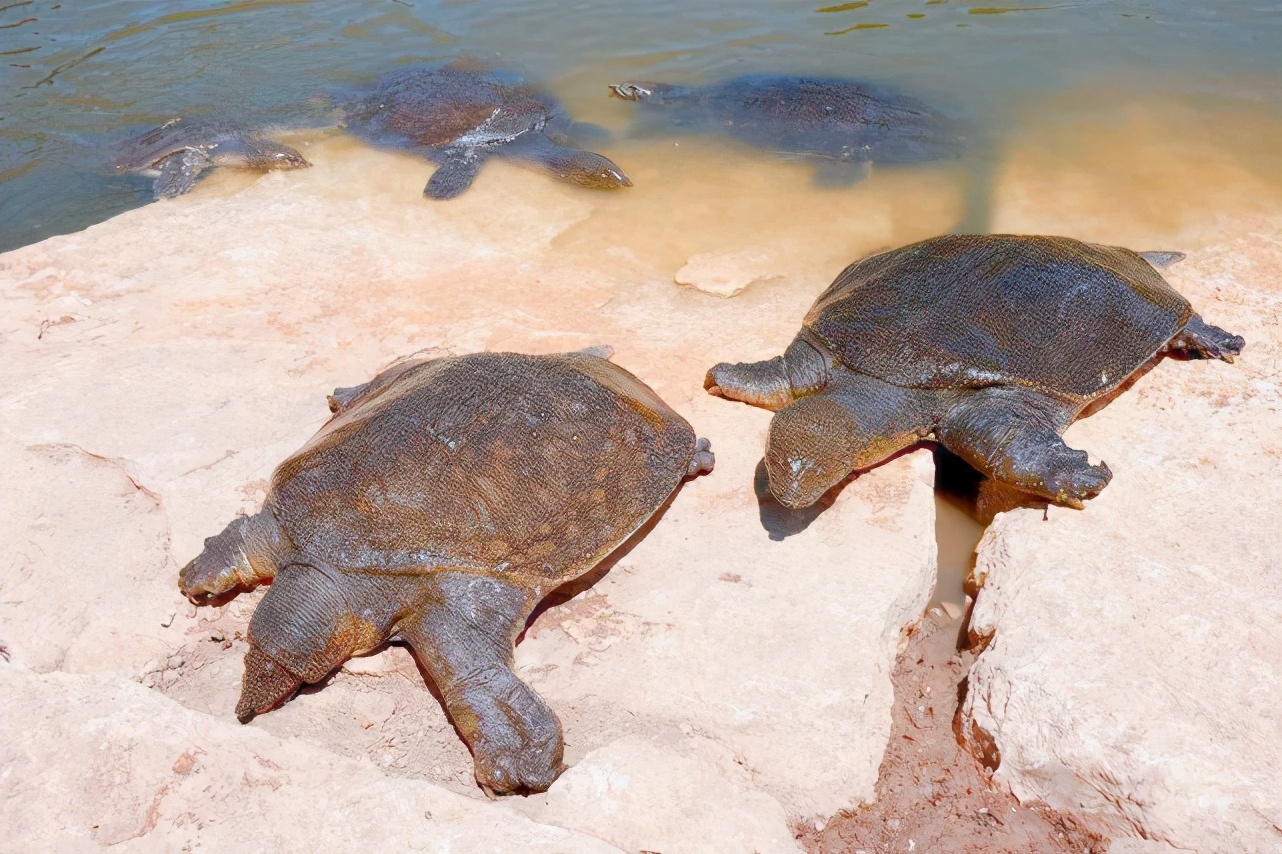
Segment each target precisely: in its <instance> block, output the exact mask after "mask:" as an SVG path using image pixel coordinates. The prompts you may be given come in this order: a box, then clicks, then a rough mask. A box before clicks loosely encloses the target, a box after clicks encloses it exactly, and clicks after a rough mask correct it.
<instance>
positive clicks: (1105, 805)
mask: <svg viewBox="0 0 1282 854" xmlns="http://www.w3.org/2000/svg"><path fill="white" fill-rule="evenodd" d="M1244 225H1245V224H1244ZM1243 231H1244V234H1243V236H1242V237H1240V238H1237V239H1234V240H1229V241H1225V242H1223V243H1221V244H1219V245H1214V246H1211V247H1208V248H1205V249H1203V250H1201V251H1198V252H1195V253H1190V257H1189V259H1188V260H1187V261H1185V262H1184V263H1183V264H1181V265H1179V266H1177V267H1175V268H1173V269H1172V270H1170V271H1169V273H1168V276H1169V278H1170V279H1171V281H1172V284H1173V285H1174V286H1175V287H1176V288H1177V289H1178V290H1180V291H1181V292H1182V293H1184V294H1185V295H1186V296H1188V297H1189V298H1190V300H1191V301H1192V302H1193V304H1194V306H1195V307H1196V308H1197V309H1198V310H1200V311H1201V312H1202V313H1203V314H1204V315H1205V317H1206V318H1207V320H1209V321H1210V322H1212V323H1215V324H1217V325H1221V326H1223V327H1225V328H1227V329H1230V330H1232V331H1234V332H1236V333H1238V334H1241V335H1242V336H1244V337H1245V339H1246V342H1247V344H1246V349H1245V351H1244V352H1243V354H1242V356H1241V357H1239V359H1238V361H1237V363H1236V364H1233V365H1227V364H1223V363H1221V362H1176V361H1171V360H1168V361H1164V362H1162V363H1161V364H1159V365H1158V366H1157V367H1156V368H1155V369H1154V370H1153V371H1152V372H1150V373H1149V374H1148V375H1147V376H1145V377H1143V378H1142V379H1140V380H1139V382H1138V383H1137V384H1136V385H1135V386H1134V387H1133V388H1132V389H1131V390H1130V391H1128V392H1126V393H1125V394H1123V395H1122V396H1121V397H1119V398H1118V399H1117V400H1115V401H1114V402H1113V403H1111V404H1110V405H1109V406H1108V407H1107V408H1105V409H1103V410H1102V411H1100V412H1099V413H1097V414H1096V415H1094V416H1092V417H1091V418H1089V419H1088V420H1086V421H1082V422H1079V423H1078V424H1076V425H1074V426H1073V427H1072V428H1071V429H1070V430H1069V431H1068V433H1067V435H1066V439H1067V441H1068V442H1069V444H1070V445H1072V446H1074V447H1080V448H1084V449H1086V450H1088V451H1089V452H1090V453H1091V454H1092V455H1093V456H1096V457H1098V458H1101V459H1104V460H1106V461H1107V462H1108V463H1109V465H1110V466H1111V467H1112V469H1113V472H1114V478H1113V481H1112V483H1111V484H1110V485H1109V486H1108V488H1107V489H1105V490H1104V491H1103V493H1101V495H1100V496H1099V497H1098V498H1096V499H1094V500H1093V501H1091V502H1089V504H1088V506H1087V508H1086V509H1085V510H1084V511H1081V512H1077V511H1072V510H1062V509H1058V508H1052V509H1051V510H1050V512H1049V520H1048V521H1043V520H1042V513H1041V512H1040V511H1028V510H1023V511H1016V512H1012V513H1009V514H1005V515H1003V516H1001V517H999V518H998V519H997V521H996V522H995V524H994V525H993V526H992V528H990V530H989V531H988V533H987V534H986V536H985V538H984V541H983V542H982V544H981V546H980V550H979V560H978V565H977V567H976V573H977V576H978V578H979V580H981V581H982V583H983V585H984V586H983V589H982V590H981V591H980V593H979V596H978V599H977V602H976V605H975V610H974V616H973V621H972V626H971V628H972V631H974V632H976V633H979V634H980V635H986V636H987V635H991V636H992V638H993V640H992V643H991V645H990V646H989V647H988V649H987V650H986V651H985V652H984V653H983V654H982V655H981V656H980V658H979V660H978V662H977V663H976V665H975V667H974V669H973V671H972V673H971V675H970V694H969V696H968V698H967V701H966V705H965V709H964V715H965V718H966V723H967V726H968V727H970V728H971V731H972V733H973V734H976V733H974V730H975V729H976V728H977V729H978V730H981V731H982V732H984V733H987V734H988V735H989V736H991V737H992V738H993V740H994V741H995V743H996V746H997V748H998V750H999V751H1000V755H1001V765H1000V768H999V770H998V771H997V779H998V780H999V781H1001V782H1004V783H1009V784H1010V785H1011V787H1012V788H1013V789H1014V791H1015V794H1016V795H1017V796H1018V797H1019V798H1020V799H1021V800H1044V801H1046V802H1048V803H1049V804H1050V805H1051V806H1052V807H1055V808H1057V809H1063V810H1068V811H1071V812H1075V813H1078V814H1079V815H1081V816H1083V817H1084V818H1085V819H1086V820H1087V822H1088V823H1089V824H1090V825H1091V826H1093V828H1094V829H1096V830H1098V831H1100V832H1101V833H1103V834H1105V835H1107V836H1111V837H1117V836H1128V837H1129V836H1143V837H1146V838H1148V839H1152V840H1156V841H1159V842H1164V843H1167V844H1169V845H1171V846H1174V847H1175V848H1177V849H1179V850H1196V851H1199V852H1202V854H1212V852H1224V854H1236V852H1244V851H1253V852H1254V851H1261V852H1263V851H1277V850H1282V830H1280V828H1282V797H1279V795H1278V793H1279V792H1282V738H1279V733H1282V635H1279V633H1278V631H1277V627H1278V625H1279V623H1282V515H1280V511H1279V505H1280V504H1282V494H1280V493H1279V480H1278V463H1279V460H1282V394H1280V393H1279V371H1282V334H1280V333H1279V331H1278V330H1279V328H1280V327H1282V284H1280V283H1282V246H1280V245H1279V243H1278V241H1277V238H1276V235H1277V234H1278V233H1279V231H1282V222H1279V221H1277V220H1273V221H1267V220H1266V221H1263V222H1261V223H1258V224H1257V225H1256V228H1254V229H1252V228H1250V227H1246V228H1243ZM1253 232H1254V233H1253Z"/></svg>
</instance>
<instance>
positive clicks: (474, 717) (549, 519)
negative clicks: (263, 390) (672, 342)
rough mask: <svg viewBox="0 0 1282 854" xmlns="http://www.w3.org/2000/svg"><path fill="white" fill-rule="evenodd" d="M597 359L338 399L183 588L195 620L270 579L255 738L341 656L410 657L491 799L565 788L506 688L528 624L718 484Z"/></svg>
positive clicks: (423, 368)
mask: <svg viewBox="0 0 1282 854" xmlns="http://www.w3.org/2000/svg"><path fill="white" fill-rule="evenodd" d="M601 355H608V353H605V354H602V353H601V351H584V352H579V353H568V354H562V355H553V356H525V355H520V354H516V353H477V354H474V355H470V356H459V357H453V358H442V359H434V360H428V361H418V362H408V363H403V364H400V365H396V366H394V367H392V368H390V369H388V370H386V371H384V372H383V373H382V374H380V375H379V376H377V377H376V378H375V379H374V380H373V381H371V382H369V383H367V384H365V385H363V386H358V387H355V388H347V389H338V390H336V391H335V392H334V394H333V396H332V397H330V409H331V410H332V411H333V412H334V413H335V415H334V417H333V418H332V419H331V420H330V421H329V422H328V423H326V424H325V426H324V427H322V428H321V430H320V431H319V432H318V433H317V434H316V436H315V437H313V438H312V440H311V441H310V442H309V443H308V444H307V445H306V446H305V447H304V448H303V449H302V450H300V451H299V452H298V453H296V454H295V455H294V456H292V457H290V458H289V459H287V460H285V462H283V463H282V464H281V465H280V466H279V467H278V468H277V469H276V472H275V474H273V476H272V484H271V489H270V491H269V492H268V495H267V499H266V501H265V502H264V504H263V509H262V510H261V511H259V512H258V513H257V514H255V515H253V516H247V517H242V518H239V519H237V520H236V521H234V522H232V523H231V524H230V525H228V526H227V529H226V530H224V531H223V532H222V533H221V534H219V535H218V536H216V537H211V538H209V539H207V540H206V541H205V548H204V551H203V552H201V554H200V556H199V557H197V558H196V559H195V560H193V561H192V562H191V563H189V564H188V565H187V566H186V567H184V568H183V570H182V572H181V573H180V575H179V586H180V588H181V589H182V592H183V593H184V594H185V595H186V596H187V597H188V598H190V599H191V600H192V601H193V602H198V603H199V602H203V601H206V600H208V599H209V598H211V597H215V596H219V595H221V594H224V593H228V592H230V591H232V590H236V589H243V588H248V587H252V586H254V585H256V584H259V583H261V582H263V581H267V580H270V579H274V581H273V582H272V586H271V589H270V590H269V591H268V592H267V595H266V596H264V597H263V600H262V602H260V603H259V605H258V609H257V610H256V611H255V612H254V616H253V619H252V620H251V621H250V624H249V652H248V654H247V655H246V656H245V677H244V684H243V688H242V693H241V697H240V702H239V703H238V705H237V707H236V714H237V716H238V717H239V718H240V719H241V721H248V720H249V719H250V718H252V717H253V716H254V715H255V714H257V713H262V712H265V711H268V710H269V709H271V708H273V707H274V706H276V705H278V704H279V703H281V702H283V701H285V700H287V699H288V698H289V697H291V696H292V695H293V694H294V692H295V691H296V690H297V689H298V688H299V687H300V686H301V685H302V684H303V683H305V682H306V683H312V682H318V681H320V680H321V679H323V678H324V677H325V675H326V674H327V673H329V672H330V671H331V670H333V669H334V668H336V667H338V666H339V665H341V664H342V663H343V662H344V661H346V660H347V659H348V658H349V657H350V656H352V655H355V654H358V653H360V652H362V651H368V650H370V649H373V648H374V647H377V646H379V645H380V644H382V643H383V642H385V641H387V640H389V639H401V640H404V641H407V642H408V643H409V645H410V646H411V647H412V648H413V650H414V652H415V654H416V655H417V657H418V660H419V662H420V663H421V664H422V666H423V668H424V669H425V670H426V671H427V672H428V673H429V674H431V677H432V679H433V681H434V682H435V683H436V685H437V687H438V688H439V689H440V692H441V696H442V697H443V698H444V701H445V705H446V707H447V709H448V711H449V714H450V716H451V717H452V718H453V720H454V724H455V726H456V727H457V728H458V730H459V732H460V733H461V734H462V735H463V737H464V739H466V740H467V742H468V744H469V745H470V747H471V748H472V752H473V756H474V758H475V762H476V778H477V780H478V782H479V783H480V784H481V785H482V786H483V787H485V788H486V789H487V790H488V791H492V792H526V791H543V790H545V789H546V788H547V787H548V786H549V785H551V783H552V781H553V780H555V779H556V776H557V775H558V774H559V773H560V772H561V769H562V765H561V757H562V748H563V741H562V737H561V725H560V722H559V721H558V720H557V717H556V715H555V714H554V713H553V711H552V710H551V709H550V708H549V707H548V705H547V703H545V702H544V701H543V699H542V698H541V697H539V695H538V694H537V693H535V692H534V691H533V689H531V688H530V686H528V685H526V684H525V683H524V682H522V681H521V680H520V678H519V677H517V675H516V674H515V673H514V672H513V670H512V646H513V642H514V639H515V638H516V636H517V635H518V633H520V632H521V630H522V629H523V628H524V626H525V622H526V619H527V618H528V617H529V615H530V612H531V611H532V609H533V608H534V606H535V605H536V604H537V603H538V602H539V600H540V599H542V598H543V597H544V596H546V595H547V594H548V593H549V592H550V591H551V590H553V589H554V588H555V587H557V586H559V585H561V584H564V583H565V582H567V581H569V580H571V579H573V578H575V577H577V576H579V575H582V574H583V573H585V572H587V571H588V570H589V569H591V568H592V567H593V566H594V565H595V564H596V563H597V562H598V561H600V560H601V559H602V558H603V557H604V556H605V555H606V554H608V553H609V552H610V551H611V550H613V549H614V548H615V547H616V546H618V545H619V544H620V543H622V542H623V541H624V540H626V539H627V538H628V537H629V536H630V535H631V534H632V533H633V532H634V531H636V530H637V529H638V528H639V527H640V526H641V525H642V524H643V523H644V522H645V521H646V520H647V519H649V518H650V517H651V516H652V515H653V514H654V513H655V511H656V510H658V509H659V507H661V506H662V505H663V503H664V502H665V501H666V500H667V498H668V497H669V496H670V495H671V494H672V493H673V491H674V490H675V489H676V488H677V486H678V485H679V484H680V483H681V481H682V480H683V479H684V478H686V477H691V476H694V475H696V474H698V473H700V472H705V471H711V470H712V466H713V457H712V453H711V451H710V450H709V445H708V441H707V440H706V439H698V440H696V439H695V434H694V432H693V431H692V430H691V428H690V425H689V424H687V423H686V421H685V420H684V419H683V418H681V416H679V415H677V413H675V412H673V411H672V409H670V408H669V407H668V406H667V404H665V403H664V402H663V401H662V400H660V399H659V397H658V396H657V395H656V394H655V393H654V392H653V391H652V390H651V389H650V388H649V387H647V386H646V385H645V384H644V383H642V382H641V381H640V380H638V379H637V378H636V377H634V376H633V375H632V374H630V373H628V372H627V371H625V370H624V369H622V368H620V367H618V366H617V365H614V364H613V363H611V362H609V361H607V359H606V358H602V357H601Z"/></svg>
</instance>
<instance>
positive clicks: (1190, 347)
mask: <svg viewBox="0 0 1282 854" xmlns="http://www.w3.org/2000/svg"><path fill="white" fill-rule="evenodd" d="M1166 346H1167V349H1169V350H1174V351H1176V352H1179V353H1183V354H1185V355H1186V356H1188V357H1189V358H1190V359H1219V360H1221V361H1224V362H1232V361H1233V357H1234V356H1236V355H1238V354H1239V353H1241V352H1242V348H1243V347H1245V346H1246V341H1245V340H1244V339H1243V338H1242V336H1241V335H1234V334H1232V333H1230V332H1225V331H1224V330H1223V329H1221V328H1220V327H1218V326H1212V325H1211V324H1209V323H1207V322H1206V321H1205V320H1203V319H1202V316H1201V315H1198V314H1195V315H1193V316H1192V317H1190V318H1189V322H1188V323H1187V324H1185V326H1184V328H1183V329H1181V330H1180V331H1179V332H1178V333H1176V335H1175V337H1174V338H1172V339H1171V342H1170V343H1169V344H1167V345H1166Z"/></svg>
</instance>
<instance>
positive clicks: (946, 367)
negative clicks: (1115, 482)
mask: <svg viewBox="0 0 1282 854" xmlns="http://www.w3.org/2000/svg"><path fill="white" fill-rule="evenodd" d="M1182 257H1183V256H1182V255H1180V254H1179V253H1169V252H1159V253H1137V252H1132V251H1131V250H1129V249H1122V248H1119V247H1113V246H1099V245H1095V244H1091V243H1082V242H1080V241H1077V240H1070V239H1068V238H1065V237H1023V236H1011V235H989V236H970V235H961V236H949V237H936V238H933V239H930V240H925V241H922V242H920V243H915V244H912V245H911V246H905V247H903V248H900V249H895V250H892V251H890V252H885V253H882V254H880V255H874V256H872V257H869V258H865V259H864V260H862V261H858V262H856V263H854V264H852V265H850V266H849V267H847V268H846V269H845V270H844V271H843V272H842V274H841V275H840V276H838V277H837V279H836V281H834V282H833V283H832V285H831V286H829V288H828V289H827V290H826V291H824V292H823V294H822V295H821V296H820V297H819V299H818V300H817V301H816V302H815V304H814V305H813V306H812V307H811V309H810V312H809V313H808V314H807V315H806V318H805V320H804V321H803V324H802V327H801V332H800V333H799V334H798V335H797V337H796V338H795V339H794V340H793V342H792V344H790V345H789V346H788V349H787V350H786V351H785V353H784V354H783V355H782V356H776V357H775V358H773V359H770V360H769V361H765V362H756V363H751V364H735V365H732V364H724V363H723V364H719V365H717V366H716V367H714V368H713V369H712V370H711V371H709V372H708V376H707V379H706V380H705V381H704V386H705V387H706V388H707V389H708V390H709V391H710V392H711V393H713V394H716V395H720V396H721V397H727V398H730V399H732V400H741V401H744V402H746V403H751V404H754V405H756V406H761V407H765V408H766V409H770V410H774V411H775V412H776V414H775V416H774V418H773V419H772V420H771V422H770V433H769V442H768V448H767V451H766V458H765V466H766V471H767V474H768V476H769V482H770V491H771V493H773V495H774V496H775V498H776V499H778V500H779V502H780V503H782V504H784V505H786V506H788V507H793V508H799V507H807V506H809V505H811V504H813V503H814V502H815V501H817V500H818V499H819V498H820V497H821V496H822V495H823V494H824V492H826V491H827V490H828V489H829V488H830V487H832V486H834V485H835V484H837V483H839V482H840V481H842V480H843V479H844V478H845V477H846V476H847V475H849V474H850V473H851V472H852V471H856V470H859V469H863V468H866V467H869V466H872V465H875V464H877V463H879V462H881V461H883V460H885V459H887V458H889V457H890V456H892V455H894V454H896V453H898V452H899V451H901V450H903V449H905V448H908V447H910V446H912V445H914V444H916V443H917V442H919V441H921V440H923V439H927V438H931V437H933V438H934V439H935V441H937V442H939V443H940V444H942V445H943V446H944V447H945V448H947V449H948V450H950V451H952V452H953V453H954V454H956V455H957V456H959V457H961V458H962V459H964V460H965V461H966V462H968V463H969V464H970V465H972V466H973V467H974V468H976V469H977V470H978V471H980V472H981V473H982V474H985V475H987V476H989V477H990V478H993V479H995V480H997V481H1000V482H1002V483H1005V484H1009V485H1010V486H1013V487H1015V488H1016V489H1018V490H1020V491H1022V492H1024V493H1026V494H1031V495H1033V496H1036V497H1037V498H1038V499H1040V500H1044V501H1051V502H1054V503H1056V504H1062V505H1066V506H1069V507H1076V508H1081V507H1082V506H1083V502H1084V501H1085V500H1086V499H1088V498H1091V497H1093V496H1095V495H1096V494H1098V493H1099V491H1100V490H1102V489H1103V488H1104V487H1105V486H1106V485H1107V484H1108V482H1109V480H1110V479H1111V477H1112V474H1111V472H1110V471H1109V469H1108V466H1107V465H1105V464H1103V463H1101V464H1100V465H1091V464H1090V463H1089V462H1088V461H1087V457H1086V453H1085V452H1083V451H1078V450H1074V449H1072V448H1069V447H1068V446H1067V445H1065V444H1064V441H1063V439H1062V438H1061V436H1062V434H1063V432H1064V430H1065V429H1067V427H1068V426H1069V425H1070V424H1071V423H1072V422H1073V421H1075V420H1076V419H1077V418H1078V417H1080V416H1081V415H1082V414H1083V412H1084V411H1086V410H1087V409H1088V407H1090V408H1092V409H1094V408H1098V407H1099V406H1102V405H1103V404H1105V403H1107V402H1108V401H1109V400H1110V399H1111V398H1112V396H1113V395H1114V394H1116V393H1117V392H1118V391H1119V390H1120V389H1122V388H1123V387H1124V386H1125V384H1126V382H1127V380H1128V379H1129V378H1130V377H1132V376H1133V375H1136V373H1137V372H1142V371H1144V370H1145V369H1147V368H1148V367H1149V366H1150V365H1151V364H1152V363H1153V362H1154V361H1156V359H1158V358H1160V357H1162V356H1163V355H1166V354H1174V355H1179V356H1183V357H1185V358H1193V359H1222V360H1224V361H1226V362H1232V361H1233V357H1234V356H1236V355H1237V354H1238V353H1240V352H1241V350H1242V347H1243V346H1244V344H1245V342H1244V341H1243V340H1242V339H1241V338H1240V337H1238V336H1236V335H1231V334H1229V333H1228V332H1225V331H1224V330H1223V329H1220V328H1218V327H1215V326H1211V325H1210V324H1208V323H1206V322H1205V321H1203V320H1202V318H1201V317H1200V316H1198V315H1197V314H1195V313H1194V311H1193V308H1192V306H1190V305H1189V302H1188V300H1186V299H1185V298H1184V297H1182V296H1181V295H1180V294H1178V293H1176V291H1175V290H1174V289H1172V288H1171V286H1170V285H1169V284H1167V283H1166V280H1165V279H1163V278H1162V276H1161V275H1160V274H1159V273H1158V272H1157V268H1158V267H1164V266H1166V265H1167V264H1170V263H1172V262H1174V261H1176V260H1179V259H1180V258H1182Z"/></svg>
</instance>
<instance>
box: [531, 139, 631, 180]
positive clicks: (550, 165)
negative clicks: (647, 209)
mask: <svg viewBox="0 0 1282 854" xmlns="http://www.w3.org/2000/svg"><path fill="white" fill-rule="evenodd" d="M540 160H541V163H542V164H543V166H544V167H546V168H547V169H548V171H550V172H551V173H552V174H553V175H555V176H556V177H558V178H560V179H561V180H562V181H568V182H569V183H571V184H578V185H579V186H581V187H592V188H594V189H598V190H612V189H615V188H617V187H631V186H632V181H631V180H630V179H629V178H628V176H627V175H625V174H623V170H622V169H620V168H619V167H618V166H616V165H615V163H614V161H612V160H610V159H609V158H608V157H602V156H601V155H600V154H595V153H593V152H591V151H582V150H580V149H578V148H563V147H560V146H557V147H555V148H553V149H552V150H551V151H550V152H547V153H546V155H545V156H543V157H542V158H540Z"/></svg>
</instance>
